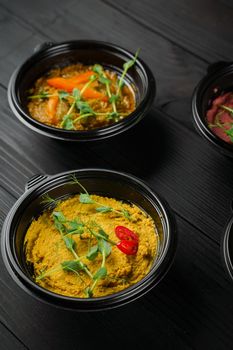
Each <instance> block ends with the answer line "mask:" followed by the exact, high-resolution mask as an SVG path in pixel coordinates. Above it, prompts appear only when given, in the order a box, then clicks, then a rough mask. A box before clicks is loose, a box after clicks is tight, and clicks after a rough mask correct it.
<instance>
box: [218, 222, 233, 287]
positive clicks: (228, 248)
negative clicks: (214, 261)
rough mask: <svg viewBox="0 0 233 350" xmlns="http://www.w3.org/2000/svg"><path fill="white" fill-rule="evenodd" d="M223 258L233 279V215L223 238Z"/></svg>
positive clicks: (227, 271)
mask: <svg viewBox="0 0 233 350" xmlns="http://www.w3.org/2000/svg"><path fill="white" fill-rule="evenodd" d="M220 249H221V259H222V263H223V266H224V268H225V271H226V273H227V275H228V277H229V279H230V280H231V281H233V216H232V217H231V218H230V220H229V221H228V223H227V225H226V229H225V231H224V235H223V236H222V239H221V246H220Z"/></svg>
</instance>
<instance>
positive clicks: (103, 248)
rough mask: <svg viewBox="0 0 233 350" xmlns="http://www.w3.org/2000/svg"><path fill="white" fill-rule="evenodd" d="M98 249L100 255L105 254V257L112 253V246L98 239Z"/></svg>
mask: <svg viewBox="0 0 233 350" xmlns="http://www.w3.org/2000/svg"><path fill="white" fill-rule="evenodd" d="M98 249H99V251H100V252H101V254H102V255H103V254H105V256H106V257H107V256H109V254H110V253H111V251H112V246H111V244H110V243H108V242H107V241H105V240H104V239H100V240H99V241H98Z"/></svg>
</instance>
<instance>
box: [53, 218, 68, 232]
mask: <svg viewBox="0 0 233 350" xmlns="http://www.w3.org/2000/svg"><path fill="white" fill-rule="evenodd" d="M54 225H55V227H56V229H57V230H58V231H60V232H62V233H64V232H65V231H66V229H65V226H64V225H63V224H62V223H61V222H59V221H58V220H57V219H54Z"/></svg>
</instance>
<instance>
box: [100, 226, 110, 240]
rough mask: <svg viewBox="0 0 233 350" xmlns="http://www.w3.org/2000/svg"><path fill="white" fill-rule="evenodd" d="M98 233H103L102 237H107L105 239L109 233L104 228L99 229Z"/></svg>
mask: <svg viewBox="0 0 233 350" xmlns="http://www.w3.org/2000/svg"><path fill="white" fill-rule="evenodd" d="M98 234H99V235H101V237H102V238H105V239H107V238H108V234H107V233H106V232H104V230H103V229H102V228H100V229H99V231H98Z"/></svg>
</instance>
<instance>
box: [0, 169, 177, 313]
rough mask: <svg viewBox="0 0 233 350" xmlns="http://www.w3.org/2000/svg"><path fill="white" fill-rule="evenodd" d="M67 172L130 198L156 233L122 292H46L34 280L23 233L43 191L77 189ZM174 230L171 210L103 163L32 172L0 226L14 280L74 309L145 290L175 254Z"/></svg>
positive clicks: (120, 300) (100, 306)
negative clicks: (138, 276) (144, 267)
mask: <svg viewBox="0 0 233 350" xmlns="http://www.w3.org/2000/svg"><path fill="white" fill-rule="evenodd" d="M71 175H75V176H76V178H77V179H78V180H79V181H80V182H81V183H82V184H83V185H84V187H86V189H87V190H88V192H90V193H95V194H98V195H103V196H109V197H113V198H116V199H120V200H123V201H124V200H125V201H129V202H132V203H134V204H136V205H137V206H139V207H140V208H141V209H142V210H144V211H145V212H146V213H148V214H149V215H150V216H151V217H152V219H153V220H154V222H155V224H156V227H157V230H158V235H159V243H160V244H159V250H158V254H157V255H156V258H155V260H154V262H153V265H152V268H151V270H150V272H149V273H148V274H147V275H146V276H145V277H144V278H143V279H142V280H141V281H139V282H138V283H136V284H134V285H132V286H131V287H129V288H127V289H124V290H123V291H121V292H118V293H115V294H111V295H108V296H105V297H97V298H74V297H66V296H62V295H58V294H55V293H53V292H50V291H49V290H47V289H44V288H42V287H40V286H39V285H37V284H36V283H35V282H34V281H33V278H32V273H31V271H30V268H29V267H28V265H27V264H26V262H25V254H24V247H23V242H24V237H25V233H26V231H27V229H28V227H29V225H30V223H31V221H32V220H33V218H36V217H38V216H39V215H40V214H41V212H42V211H43V210H44V208H45V204H42V196H43V194H45V193H48V194H49V195H50V196H51V197H52V198H54V199H58V198H62V197H64V196H68V195H71V194H75V193H79V189H78V188H77V187H78V186H77V185H75V184H70V180H71ZM176 241H177V233H176V226H175V222H174V218H173V215H172V214H171V210H170V208H169V206H168V204H167V203H166V202H164V200H161V199H160V197H159V196H158V195H157V194H155V193H154V192H153V191H152V190H151V189H150V188H149V187H148V186H147V185H146V184H145V183H144V182H142V181H141V180H139V179H138V178H136V177H134V176H131V175H128V174H125V173H121V172H116V171H110V170H104V169H83V170H74V171H69V172H65V173H60V174H57V175H53V176H47V175H36V176H34V177H33V178H32V179H31V180H30V181H29V182H28V183H27V185H26V189H25V193H24V194H23V195H22V196H21V197H20V198H19V199H18V200H17V202H16V203H15V205H14V206H13V208H12V209H11V210H10V212H9V214H8V216H7V218H6V220H5V222H4V225H3V229H2V239H1V252H2V256H3V261H4V263H5V265H6V268H7V270H8V272H9V274H10V275H11V277H12V278H13V279H14V281H15V282H16V283H17V284H18V285H19V286H20V287H21V288H22V289H23V290H25V291H26V292H27V293H29V294H30V295H32V296H33V297H36V298H37V299H39V300H41V301H44V302H47V303H49V304H52V305H56V306H58V307H61V308H66V309H71V310H78V311H95V310H104V309H111V308H114V307H117V306H121V305H123V304H126V303H129V302H131V301H133V300H134V299H137V298H139V297H141V296H142V295H144V294H145V293H147V292H148V291H149V290H150V289H151V288H153V287H154V286H156V285H157V284H158V283H159V282H160V280H161V279H162V278H163V277H164V275H165V274H166V272H167V271H168V269H169V267H170V266H171V263H172V261H173V258H174V254H175V250H176Z"/></svg>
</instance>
